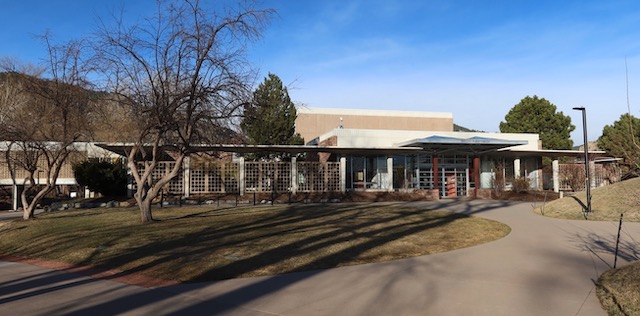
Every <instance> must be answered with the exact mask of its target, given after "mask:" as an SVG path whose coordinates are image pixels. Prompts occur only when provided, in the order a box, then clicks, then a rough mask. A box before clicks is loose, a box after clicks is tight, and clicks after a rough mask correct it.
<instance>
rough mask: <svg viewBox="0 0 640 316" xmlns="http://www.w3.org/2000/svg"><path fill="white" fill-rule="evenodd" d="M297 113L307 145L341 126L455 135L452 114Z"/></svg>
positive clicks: (394, 112)
mask: <svg viewBox="0 0 640 316" xmlns="http://www.w3.org/2000/svg"><path fill="white" fill-rule="evenodd" d="M297 112H298V118H297V119H296V131H297V132H298V133H300V135H301V136H302V137H303V138H304V140H305V142H309V141H311V140H313V139H314V138H316V137H318V136H320V135H322V134H324V133H326V132H328V131H330V130H332V129H334V128H338V127H340V124H341V123H342V127H343V128H349V129H375V130H405V131H407V130H409V131H448V132H451V131H453V115H452V114H451V113H441V112H409V111H381V110H342V109H340V110H339V109H308V108H306V109H305V108H303V109H298V111H297ZM341 118H342V121H341V120H340V119H341Z"/></svg>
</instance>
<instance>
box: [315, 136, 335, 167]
mask: <svg viewBox="0 0 640 316" xmlns="http://www.w3.org/2000/svg"><path fill="white" fill-rule="evenodd" d="M319 145H320V146H337V145H338V137H336V136H331V137H329V138H327V139H325V140H323V141H321V142H320V143H319ZM330 157H331V154H330V153H318V161H320V162H321V163H325V162H327V161H329V158H330Z"/></svg>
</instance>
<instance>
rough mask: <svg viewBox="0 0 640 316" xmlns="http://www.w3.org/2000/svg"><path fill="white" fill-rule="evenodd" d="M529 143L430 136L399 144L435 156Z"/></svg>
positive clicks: (484, 151)
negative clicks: (420, 149)
mask: <svg viewBox="0 0 640 316" xmlns="http://www.w3.org/2000/svg"><path fill="white" fill-rule="evenodd" d="M527 143H528V142H527V141H520V140H504V139H496V138H487V137H477V136H476V137H471V138H457V137H446V136H430V137H425V138H418V139H413V140H409V141H406V142H402V143H399V144H397V145H398V146H400V147H419V148H422V150H425V151H429V152H432V153H434V154H444V153H451V154H455V153H462V154H483V153H487V152H492V151H497V150H498V149H503V148H508V147H513V146H518V145H526V144H527Z"/></svg>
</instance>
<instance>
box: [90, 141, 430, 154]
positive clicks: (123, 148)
mask: <svg viewBox="0 0 640 316" xmlns="http://www.w3.org/2000/svg"><path fill="white" fill-rule="evenodd" d="M96 145H97V146H99V147H100V148H103V149H106V150H109V151H111V152H114V153H116V154H120V155H125V156H126V154H127V153H128V152H129V151H131V149H132V148H133V144H96ZM146 147H147V148H149V149H150V148H151V146H146ZM161 149H162V150H163V151H168V152H170V151H174V150H175V149H176V148H175V147H174V146H161ZM421 151H422V148H420V147H360V148H354V147H339V146H309V145H229V144H218V145H194V146H192V147H191V149H190V152H191V153H199V152H233V153H241V154H247V153H255V152H280V153H289V154H297V153H332V154H345V155H367V154H389V153H392V154H408V153H418V152H421Z"/></svg>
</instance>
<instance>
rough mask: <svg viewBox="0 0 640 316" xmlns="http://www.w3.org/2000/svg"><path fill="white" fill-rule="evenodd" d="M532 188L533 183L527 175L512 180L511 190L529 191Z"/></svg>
mask: <svg viewBox="0 0 640 316" xmlns="http://www.w3.org/2000/svg"><path fill="white" fill-rule="evenodd" d="M529 189H531V183H530V182H529V179H528V178H527V177H518V178H515V179H513V180H512V181H511V190H512V191H513V192H516V193H527V192H529Z"/></svg>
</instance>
